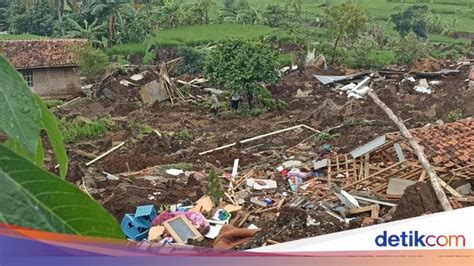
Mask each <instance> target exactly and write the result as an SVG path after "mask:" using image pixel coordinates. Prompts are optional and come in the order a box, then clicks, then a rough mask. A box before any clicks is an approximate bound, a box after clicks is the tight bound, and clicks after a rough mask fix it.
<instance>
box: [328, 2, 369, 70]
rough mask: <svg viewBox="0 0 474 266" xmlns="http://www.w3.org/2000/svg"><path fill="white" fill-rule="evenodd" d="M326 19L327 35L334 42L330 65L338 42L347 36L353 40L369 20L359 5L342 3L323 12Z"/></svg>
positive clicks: (334, 56) (333, 59)
mask: <svg viewBox="0 0 474 266" xmlns="http://www.w3.org/2000/svg"><path fill="white" fill-rule="evenodd" d="M324 12H325V14H326V16H327V17H328V22H329V28H328V33H329V35H330V37H331V39H333V40H334V46H333V52H332V59H331V64H333V63H334V61H335V58H336V51H337V47H338V45H339V44H340V41H341V40H342V39H343V38H344V37H345V36H349V37H351V38H353V39H355V38H356V37H357V35H358V34H359V33H360V32H362V31H364V30H365V29H366V27H367V22H368V20H369V18H368V16H367V13H366V11H365V10H364V9H363V8H362V6H360V5H359V4H354V3H343V4H341V5H339V6H331V7H329V8H326V9H325V10H324Z"/></svg>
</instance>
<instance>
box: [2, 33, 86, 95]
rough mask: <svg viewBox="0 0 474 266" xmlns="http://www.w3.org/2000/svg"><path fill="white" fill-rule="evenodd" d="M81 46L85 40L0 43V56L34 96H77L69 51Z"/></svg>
mask: <svg viewBox="0 0 474 266" xmlns="http://www.w3.org/2000/svg"><path fill="white" fill-rule="evenodd" d="M83 45H87V40H78V39H45V40H11V41H0V53H1V54H2V55H3V56H5V57H6V58H7V59H8V60H9V61H10V63H11V64H12V65H13V66H14V67H15V68H16V69H17V70H18V71H19V72H20V73H21V74H22V75H23V78H24V79H25V81H26V83H27V84H28V86H30V88H31V89H32V90H33V91H34V92H36V93H37V94H38V95H40V96H55V95H68V94H74V93H77V92H79V91H80V88H81V80H80V76H79V74H78V73H77V65H76V64H75V62H74V57H73V49H74V48H76V47H78V46H83Z"/></svg>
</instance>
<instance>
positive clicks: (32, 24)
mask: <svg viewBox="0 0 474 266" xmlns="http://www.w3.org/2000/svg"><path fill="white" fill-rule="evenodd" d="M7 14H8V23H9V25H10V31H11V32H12V33H14V34H25V33H29V34H36V35H43V36H50V35H52V34H53V27H54V23H55V22H56V20H57V16H56V12H54V11H53V9H51V7H50V6H49V5H48V2H47V0H41V2H39V3H38V4H37V5H35V6H33V7H32V8H27V7H26V5H25V4H24V3H22V2H13V3H12V4H10V5H9V7H8V10H7Z"/></svg>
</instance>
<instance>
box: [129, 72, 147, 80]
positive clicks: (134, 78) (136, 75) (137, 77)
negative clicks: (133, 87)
mask: <svg viewBox="0 0 474 266" xmlns="http://www.w3.org/2000/svg"><path fill="white" fill-rule="evenodd" d="M143 78H144V76H143V74H142V73H140V74H135V75H133V76H131V77H130V79H131V80H133V81H139V80H142V79H143Z"/></svg>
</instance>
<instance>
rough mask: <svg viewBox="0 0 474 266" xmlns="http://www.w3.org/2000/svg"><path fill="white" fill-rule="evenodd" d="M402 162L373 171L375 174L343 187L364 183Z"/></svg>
mask: <svg viewBox="0 0 474 266" xmlns="http://www.w3.org/2000/svg"><path fill="white" fill-rule="evenodd" d="M401 164H402V162H399V163H396V164H394V165H391V166H389V167H387V168H385V169H383V170H381V171H378V172H376V173H373V174H371V175H369V176H368V177H366V178H364V179H362V180H358V181H356V182H354V183H352V184H349V185H347V186H345V187H343V188H342V189H347V188H350V187H353V186H355V185H357V184H360V183H362V182H364V181H367V180H369V179H370V178H372V177H374V176H378V175H380V174H382V173H385V172H387V171H388V170H391V169H393V168H395V167H397V166H400V165H401Z"/></svg>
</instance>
